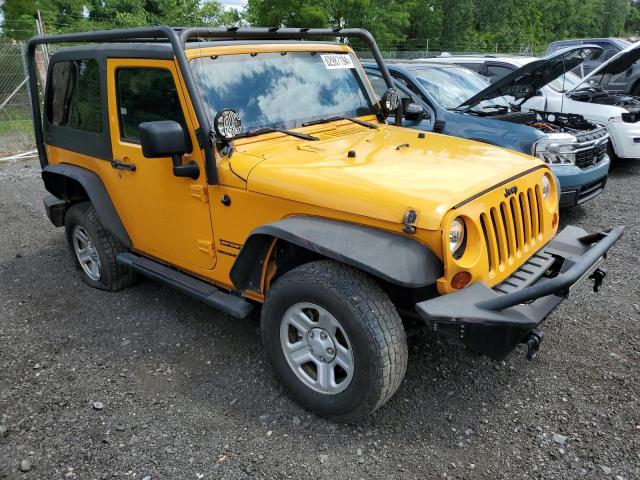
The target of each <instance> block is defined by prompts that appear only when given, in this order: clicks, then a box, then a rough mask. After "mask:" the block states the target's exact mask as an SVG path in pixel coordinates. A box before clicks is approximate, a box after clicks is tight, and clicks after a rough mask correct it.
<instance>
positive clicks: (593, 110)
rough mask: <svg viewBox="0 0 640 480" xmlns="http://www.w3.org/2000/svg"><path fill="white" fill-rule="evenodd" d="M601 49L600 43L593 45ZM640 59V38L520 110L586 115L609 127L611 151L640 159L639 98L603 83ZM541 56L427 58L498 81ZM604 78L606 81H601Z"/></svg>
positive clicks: (547, 89) (556, 83)
mask: <svg viewBox="0 0 640 480" xmlns="http://www.w3.org/2000/svg"><path fill="white" fill-rule="evenodd" d="M595 48H597V47H595ZM638 58H640V42H638V43H635V44H633V45H631V46H629V47H628V48H626V49H625V50H622V51H621V52H620V53H618V54H617V55H614V56H613V57H612V58H610V59H609V60H608V61H606V62H604V63H603V64H602V65H600V66H599V67H598V68H596V69H595V70H594V71H593V72H591V73H590V74H589V75H587V76H586V77H585V78H584V79H581V78H580V77H578V76H577V75H574V74H573V73H570V72H569V73H567V74H566V75H563V76H560V77H558V78H557V79H556V80H554V81H553V82H551V83H549V84H547V85H546V86H544V87H542V88H541V89H540V91H539V94H538V95H535V96H533V97H531V98H529V99H527V100H526V101H525V102H524V103H523V104H522V105H521V108H522V110H525V111H527V110H533V111H543V112H561V113H569V114H578V115H582V116H583V117H584V118H585V119H586V120H588V121H590V122H594V123H600V124H602V125H605V126H606V127H607V130H608V132H609V134H610V137H611V147H612V152H611V153H614V154H615V156H616V157H620V158H640V98H638V97H632V96H629V95H626V94H623V93H614V92H606V91H605V90H603V89H602V88H600V86H599V85H600V84H601V83H602V84H606V83H607V80H608V78H607V76H613V75H618V74H620V73H623V72H625V71H626V70H627V69H629V68H630V67H631V65H633V63H634V62H635V61H636V60H637V59H638ZM536 60H539V59H538V58H535V57H521V56H494V55H486V56H467V55H462V56H450V55H445V56H441V57H436V58H429V59H428V61H429V62H434V61H435V62H439V63H454V64H456V65H460V66H462V67H466V68H469V69H471V70H473V71H475V72H478V73H479V74H481V75H484V76H486V77H488V78H489V79H490V80H491V81H492V82H498V81H499V80H500V79H501V78H502V77H504V76H505V75H507V74H510V73H512V72H514V71H516V70H518V69H520V68H522V67H524V66H525V65H527V64H529V63H531V62H534V61H536ZM603 80H604V81H603Z"/></svg>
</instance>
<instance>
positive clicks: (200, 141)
mask: <svg viewBox="0 0 640 480" xmlns="http://www.w3.org/2000/svg"><path fill="white" fill-rule="evenodd" d="M195 133H196V140H198V146H199V147H200V148H204V144H205V143H204V142H206V140H207V137H206V135H205V134H204V132H203V131H202V128H196V132H195Z"/></svg>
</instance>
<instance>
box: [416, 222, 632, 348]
mask: <svg viewBox="0 0 640 480" xmlns="http://www.w3.org/2000/svg"><path fill="white" fill-rule="evenodd" d="M623 231H624V227H620V226H618V227H614V228H611V229H609V230H607V231H605V232H601V233H594V234H589V233H587V232H586V231H584V230H583V229H581V228H578V227H574V226H568V227H566V228H564V229H563V230H562V231H561V232H560V233H559V234H558V235H557V236H556V237H555V238H554V239H553V240H551V241H550V242H549V243H548V244H547V245H546V246H545V247H543V248H542V249H541V250H540V252H538V253H537V254H536V255H534V256H533V257H532V259H531V260H530V262H528V263H527V264H525V265H523V266H522V267H521V268H520V269H519V270H518V271H517V272H515V273H514V274H513V275H512V277H510V278H509V279H507V281H505V282H503V283H502V284H500V286H497V287H496V288H493V289H491V288H489V287H487V286H485V285H484V284H482V283H479V282H476V283H474V284H472V285H470V286H468V287H466V288H464V289H462V290H460V291H457V292H454V293H450V294H448V295H442V296H440V297H436V298H433V299H430V300H426V301H424V302H420V303H418V304H416V310H417V312H418V314H419V316H420V317H421V318H422V319H423V320H424V321H425V322H426V323H427V324H428V325H429V326H430V327H432V328H433V330H435V331H437V332H439V333H441V334H443V335H445V336H447V337H449V338H452V339H454V340H456V341H458V342H461V343H463V344H464V345H465V346H467V347H468V348H469V349H471V350H473V351H476V352H478V353H482V354H485V355H487V356H489V357H491V358H494V359H502V358H504V357H506V356H507V354H509V352H511V350H513V348H515V346H516V345H518V344H519V343H522V342H524V341H525V340H526V338H527V336H528V335H529V333H531V332H532V331H533V330H534V329H535V328H536V327H537V326H538V325H539V324H540V323H541V322H542V321H543V320H544V319H545V318H546V317H547V315H549V313H551V312H552V311H553V309H554V308H555V307H556V306H558V304H559V303H560V302H562V300H563V299H564V298H566V297H567V296H568V295H569V291H570V289H571V287H572V286H574V285H576V284H577V283H579V282H580V281H581V280H583V279H584V278H587V277H589V278H593V279H594V280H595V282H596V283H595V288H596V290H597V287H598V286H599V284H600V283H601V282H602V279H603V278H604V275H605V272H604V270H603V269H602V268H601V263H602V261H603V260H604V258H605V257H606V254H607V251H608V250H609V249H610V248H611V247H612V246H613V244H614V243H616V242H617V241H618V239H619V238H620V237H621V236H622V233H623ZM505 292H506V293H505Z"/></svg>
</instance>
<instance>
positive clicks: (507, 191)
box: [504, 185, 518, 198]
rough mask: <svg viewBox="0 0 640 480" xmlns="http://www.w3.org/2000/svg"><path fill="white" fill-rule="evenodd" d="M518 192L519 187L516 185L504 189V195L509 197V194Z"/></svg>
mask: <svg viewBox="0 0 640 480" xmlns="http://www.w3.org/2000/svg"><path fill="white" fill-rule="evenodd" d="M516 193H518V187H516V186H515V185H514V186H513V187H511V188H505V189H504V197H505V198H507V197H508V196H509V195H515V194H516Z"/></svg>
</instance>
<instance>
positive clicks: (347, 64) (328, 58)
mask: <svg viewBox="0 0 640 480" xmlns="http://www.w3.org/2000/svg"><path fill="white" fill-rule="evenodd" d="M320 56H321V57H322V61H323V62H324V66H325V67H326V68H327V70H336V69H338V68H356V67H355V65H354V64H353V60H351V56H349V55H340V54H325V55H320Z"/></svg>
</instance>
